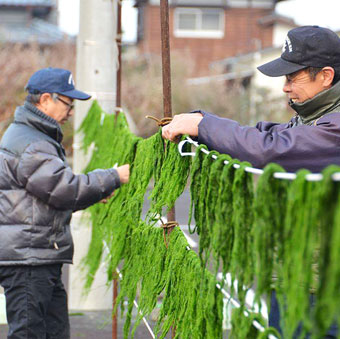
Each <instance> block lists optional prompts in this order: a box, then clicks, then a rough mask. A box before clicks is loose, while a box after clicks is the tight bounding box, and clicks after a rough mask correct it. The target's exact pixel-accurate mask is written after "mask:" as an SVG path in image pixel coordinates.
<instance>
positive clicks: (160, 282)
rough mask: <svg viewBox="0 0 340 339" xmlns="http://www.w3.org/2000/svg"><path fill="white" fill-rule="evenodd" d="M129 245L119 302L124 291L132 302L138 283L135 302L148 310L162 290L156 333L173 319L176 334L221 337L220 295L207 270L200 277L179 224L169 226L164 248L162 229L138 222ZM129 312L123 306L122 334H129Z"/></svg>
mask: <svg viewBox="0 0 340 339" xmlns="http://www.w3.org/2000/svg"><path fill="white" fill-rule="evenodd" d="M132 248H133V249H132V252H131V255H130V257H129V260H128V261H126V262H125V264H124V268H123V280H122V282H121V292H120V295H119V297H118V299H119V301H120V302H123V299H124V296H127V297H128V302H129V306H130V305H131V304H133V301H134V299H135V298H136V290H137V286H138V283H139V282H140V284H141V285H140V292H139V298H138V303H139V306H140V311H141V313H142V315H144V316H145V315H148V314H150V312H151V311H152V309H153V308H154V307H155V305H156V302H157V298H158V296H159V295H160V293H161V292H162V291H163V290H164V296H163V302H162V306H161V309H160V315H159V319H158V322H157V326H156V329H155V331H156V333H157V332H158V333H159V338H164V337H165V335H166V334H167V333H168V331H169V328H170V327H171V326H172V325H173V324H176V338H189V337H192V338H202V339H203V338H208V339H210V338H211V339H215V338H222V318H221V317H222V295H221V293H220V292H219V291H218V290H217V288H216V280H215V279H214V278H213V277H212V275H211V274H209V273H208V272H207V274H206V275H205V280H204V281H203V282H202V280H201V277H202V268H201V265H200V261H199V259H198V257H197V255H196V254H195V253H194V252H193V251H191V250H189V249H188V243H187V241H186V239H185V237H184V235H183V233H182V232H181V231H180V229H178V228H175V229H174V230H173V232H172V233H171V235H170V241H169V247H168V248H166V247H165V246H164V243H163V237H162V229H160V228H155V227H152V226H147V225H145V224H143V223H142V224H141V225H140V227H138V228H135V230H134V231H133V234H132ZM131 311H132V308H131V307H128V310H127V322H126V323H125V328H124V337H125V338H127V337H128V336H129V333H130V323H131V322H130V320H131ZM141 317H142V316H140V317H139V320H140V319H141ZM137 324H138V321H137ZM136 326H137V325H135V327H134V329H135V328H136ZM134 329H132V336H133V334H134Z"/></svg>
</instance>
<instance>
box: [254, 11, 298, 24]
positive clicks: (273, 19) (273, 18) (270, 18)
mask: <svg viewBox="0 0 340 339" xmlns="http://www.w3.org/2000/svg"><path fill="white" fill-rule="evenodd" d="M258 23H259V24H260V25H264V26H267V25H272V24H275V23H281V24H286V25H290V26H292V27H297V25H296V23H295V21H294V20H293V19H292V18H288V17H287V16H284V15H280V14H278V13H276V12H273V13H271V14H269V15H267V16H264V17H262V18H261V19H259V20H258Z"/></svg>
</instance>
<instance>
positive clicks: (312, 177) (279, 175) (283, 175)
mask: <svg viewBox="0 0 340 339" xmlns="http://www.w3.org/2000/svg"><path fill="white" fill-rule="evenodd" d="M186 143H190V144H192V145H194V146H196V147H198V146H199V144H198V142H196V141H194V140H192V139H191V138H190V137H187V138H186V139H185V140H182V141H181V142H180V143H179V144H178V151H179V153H180V155H181V156H182V157H186V156H191V157H193V156H195V155H196V153H195V152H183V146H184V145H185V144H186ZM201 151H202V152H203V153H205V154H209V153H210V151H208V150H206V149H204V148H201ZM211 157H212V158H213V159H215V160H216V159H217V156H216V155H214V154H213V155H212V156H211ZM224 163H225V164H226V165H227V164H228V163H229V161H227V160H226V161H225V162H224ZM233 166H234V168H240V165H238V164H234V165H233ZM244 170H245V171H246V172H248V173H252V174H256V175H261V174H263V170H262V169H259V168H253V167H245V168H244ZM274 178H276V179H284V180H295V179H296V174H295V173H289V172H276V173H274ZM322 179H323V175H322V174H321V173H311V174H307V175H306V180H307V181H321V180H322ZM332 179H333V180H334V181H340V172H339V173H334V174H333V175H332Z"/></svg>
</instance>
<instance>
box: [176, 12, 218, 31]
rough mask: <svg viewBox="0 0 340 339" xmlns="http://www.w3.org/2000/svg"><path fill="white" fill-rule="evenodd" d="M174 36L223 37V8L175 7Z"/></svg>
mask: <svg viewBox="0 0 340 339" xmlns="http://www.w3.org/2000/svg"><path fill="white" fill-rule="evenodd" d="M174 27H175V32H174V34H175V36H176V37H179V38H223V37H224V10H223V9H219V8H217V9H215V8H176V9H175V25H174Z"/></svg>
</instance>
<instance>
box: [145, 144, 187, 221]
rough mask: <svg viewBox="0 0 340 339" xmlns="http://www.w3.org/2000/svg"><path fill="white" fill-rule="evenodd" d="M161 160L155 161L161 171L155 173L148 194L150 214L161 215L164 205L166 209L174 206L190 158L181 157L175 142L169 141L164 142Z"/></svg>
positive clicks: (180, 192) (179, 193) (183, 187)
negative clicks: (163, 153)
mask: <svg viewBox="0 0 340 339" xmlns="http://www.w3.org/2000/svg"><path fill="white" fill-rule="evenodd" d="M162 160H163V161H162V164H159V163H156V166H157V165H158V166H160V165H161V166H160V168H161V171H160V173H159V174H157V177H156V175H155V186H154V189H153V190H152V192H151V195H150V199H151V200H152V203H151V207H150V213H151V214H154V213H157V214H159V215H162V209H163V207H164V206H166V207H167V211H169V210H170V209H171V208H172V207H174V205H175V202H176V200H177V199H178V197H179V196H180V195H181V194H182V193H183V191H184V189H185V186H186V184H187V181H188V175H189V170H190V164H191V158H189V157H184V158H182V157H181V155H180V154H179V152H178V150H177V144H175V143H171V142H169V141H167V142H166V143H165V155H164V158H163V159H162ZM156 166H155V167H156Z"/></svg>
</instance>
